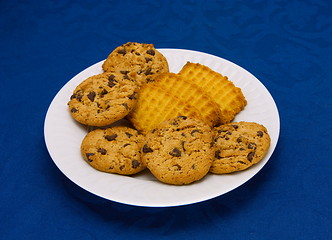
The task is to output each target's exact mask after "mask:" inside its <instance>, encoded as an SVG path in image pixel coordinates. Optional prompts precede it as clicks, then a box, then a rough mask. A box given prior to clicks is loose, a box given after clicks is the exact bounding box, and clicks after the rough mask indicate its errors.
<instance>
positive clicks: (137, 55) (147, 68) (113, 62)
mask: <svg viewBox="0 0 332 240" xmlns="http://www.w3.org/2000/svg"><path fill="white" fill-rule="evenodd" d="M102 67H103V70H104V71H105V72H108V71H127V72H130V73H134V74H136V80H137V82H138V84H139V85H142V84H144V83H146V82H150V81H153V80H154V78H155V77H156V76H157V75H158V74H159V73H164V72H169V68H168V62H167V60H166V58H165V57H164V56H163V55H162V54H161V53H160V52H159V51H158V50H156V49H155V47H154V45H153V44H145V43H136V42H128V43H126V44H123V45H121V46H119V47H117V48H116V49H114V50H113V51H112V52H111V53H110V54H109V56H108V57H107V59H106V60H105V62H104V63H103V65H102Z"/></svg>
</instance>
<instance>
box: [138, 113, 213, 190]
mask: <svg viewBox="0 0 332 240" xmlns="http://www.w3.org/2000/svg"><path fill="white" fill-rule="evenodd" d="M212 141H213V134H212V132H211V128H210V127H209V126H208V125H207V124H205V123H203V122H202V121H201V120H198V119H194V118H189V117H185V116H179V117H177V118H175V119H171V120H168V121H165V122H163V123H161V124H160V125H159V126H158V127H157V128H155V129H153V130H152V131H151V132H150V133H148V134H147V135H146V138H145V142H144V145H143V149H142V160H143V162H144V164H146V166H147V168H148V169H149V170H150V171H151V173H152V174H153V175H154V176H155V177H156V178H157V179H158V180H160V181H161V182H164V183H167V184H173V185H185V184H190V183H193V182H195V181H198V180H200V179H202V178H203V177H204V176H205V175H206V174H207V173H208V172H209V169H210V166H211V164H212V161H213V159H214V152H215V151H214V148H213V144H211V142H212Z"/></svg>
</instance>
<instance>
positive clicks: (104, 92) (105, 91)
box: [100, 88, 108, 97]
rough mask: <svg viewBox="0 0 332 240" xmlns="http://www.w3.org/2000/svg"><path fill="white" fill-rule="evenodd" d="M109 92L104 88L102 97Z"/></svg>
mask: <svg viewBox="0 0 332 240" xmlns="http://www.w3.org/2000/svg"><path fill="white" fill-rule="evenodd" d="M107 93H108V92H107V90H106V89H105V88H104V89H103V91H101V93H100V97H104V96H105V95H106V94H107Z"/></svg>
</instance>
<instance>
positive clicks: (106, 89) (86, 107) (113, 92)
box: [68, 72, 138, 126]
mask: <svg viewBox="0 0 332 240" xmlns="http://www.w3.org/2000/svg"><path fill="white" fill-rule="evenodd" d="M137 91H138V86H137V85H136V84H135V82H134V81H133V80H132V79H131V77H130V75H128V74H126V73H124V74H123V73H120V72H117V73H113V72H108V73H102V74H98V75H94V76H92V77H89V78H87V79H86V80H84V81H83V82H82V83H81V84H79V85H78V86H77V87H76V88H75V90H74V92H73V94H72V96H71V98H70V101H69V102H68V106H69V111H70V113H71V115H72V117H73V118H74V119H75V120H77V121H78V122H80V123H82V124H85V125H90V126H106V125H109V124H112V123H114V122H115V121H117V120H119V119H122V118H123V117H124V116H126V115H127V114H128V113H129V112H130V111H131V110H132V109H133V107H134V106H135V104H136V95H137Z"/></svg>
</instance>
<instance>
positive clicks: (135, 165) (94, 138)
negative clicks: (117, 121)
mask: <svg viewBox="0 0 332 240" xmlns="http://www.w3.org/2000/svg"><path fill="white" fill-rule="evenodd" d="M143 139H144V136H143V135H141V134H139V133H138V132H137V131H136V130H135V129H132V128H129V127H124V126H116V127H111V128H106V129H96V130H93V131H91V132H89V133H88V134H87V135H86V136H85V138H84V139H83V141H82V144H81V153H82V156H83V158H84V159H85V160H86V161H87V162H88V163H89V164H90V165H91V166H92V167H94V168H95V169H97V170H99V171H102V172H107V173H117V174H121V175H132V174H135V173H138V172H140V171H142V170H143V169H145V166H144V165H143V164H142V161H141V148H142V142H143Z"/></svg>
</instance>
